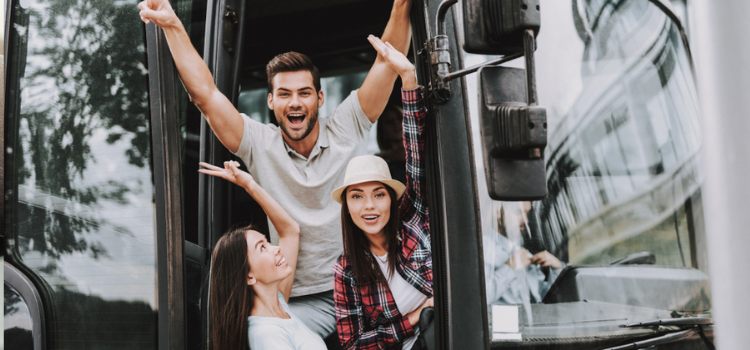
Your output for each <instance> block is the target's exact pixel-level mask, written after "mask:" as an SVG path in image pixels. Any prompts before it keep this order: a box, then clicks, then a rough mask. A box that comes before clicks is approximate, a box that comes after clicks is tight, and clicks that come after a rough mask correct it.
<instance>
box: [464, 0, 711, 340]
mask: <svg viewBox="0 0 750 350" xmlns="http://www.w3.org/2000/svg"><path fill="white" fill-rule="evenodd" d="M572 5H573V6H571V2H570V1H568V2H560V1H553V0H547V1H545V0H542V1H541V7H542V8H543V9H544V10H543V11H542V12H541V13H542V30H541V31H540V34H539V37H538V50H537V54H536V67H537V68H536V74H537V88H538V95H539V101H540V104H541V105H543V106H544V107H546V109H547V118H548V125H549V128H548V135H549V138H548V145H547V148H546V149H545V152H544V156H545V163H546V171H547V183H548V195H547V197H546V198H545V199H543V200H540V201H535V202H532V203H529V202H526V203H521V202H517V203H516V202H500V201H493V200H492V199H490V198H489V196H488V195H487V190H486V183H485V182H484V179H483V178H480V180H479V181H478V183H477V186H478V187H479V190H478V193H479V195H480V199H479V202H480V206H481V217H482V230H483V233H482V241H483V250H484V251H483V253H484V267H485V271H484V272H485V282H486V283H485V284H486V288H487V290H486V301H487V303H488V304H490V305H489V307H488V312H490V317H489V318H488V319H489V320H490V330H491V333H490V334H493V333H492V331H495V333H494V334H493V340H500V339H516V340H520V339H523V340H524V341H531V342H534V341H542V340H541V339H543V338H544V337H546V336H551V337H562V336H563V335H562V334H563V333H565V332H567V331H561V329H560V328H559V327H548V328H547V329H544V330H542V329H541V328H543V327H541V326H538V325H539V324H541V323H546V324H560V325H561V326H562V325H564V324H568V323H570V322H572V321H573V320H574V319H576V320H577V321H580V322H584V321H582V318H586V317H588V316H587V314H586V312H588V311H582V310H583V309H581V310H578V309H576V307H577V306H575V305H574V306H569V307H570V309H566V310H567V311H563V309H562V307H561V306H556V305H553V304H554V303H557V302H561V301H571V302H573V301H576V300H573V299H570V300H568V299H565V298H567V297H568V296H569V295H568V294H565V293H568V292H569V290H568V289H565V288H566V286H570V285H573V284H575V283H582V282H581V281H584V280H585V282H586V283H588V284H586V285H587V286H590V287H589V288H588V290H586V288H585V286H584V285H579V287H580V288H581V289H582V290H579V294H577V295H589V296H591V295H594V294H596V295H599V296H597V297H590V298H587V301H588V302H589V305H592V304H591V303H592V302H596V301H600V302H608V303H613V304H621V305H625V306H626V310H629V311H628V312H625V313H622V314H621V315H620V316H622V318H623V320H627V321H626V322H625V321H623V322H620V323H632V322H635V321H638V320H641V321H642V320H647V319H654V318H662V317H670V314H669V312H676V313H687V314H706V313H710V303H709V297H708V294H709V291H708V277H707V266H706V258H705V251H704V250H703V249H704V247H703V246H702V245H701V244H699V243H700V242H701V241H702V240H703V239H704V237H705V232H704V227H703V220H702V215H703V214H702V206H701V203H702V199H701V182H702V175H701V172H700V158H699V156H698V155H699V153H700V150H701V132H700V127H699V115H698V107H697V102H696V91H695V82H694V77H693V73H692V68H691V62H690V61H689V56H688V53H687V52H686V48H685V46H684V44H683V42H682V40H681V37H680V34H679V31H678V28H677V26H676V25H675V24H674V23H673V22H672V21H671V20H670V19H669V17H667V16H666V15H665V14H664V12H662V10H660V9H659V8H658V7H656V6H654V5H653V4H651V3H650V2H647V1H572ZM464 59H465V64H466V66H471V65H474V64H477V63H480V62H482V61H485V60H487V57H486V56H480V55H471V54H468V53H465V54H464ZM509 65H511V66H515V67H523V62H521V61H520V60H517V61H515V62H511V63H510V64H509ZM467 82H468V84H467V85H468V87H469V93H468V95H469V96H475V95H476V77H475V76H471V75H470V76H468V77H467ZM472 89H473V90H472ZM470 103H471V105H470V109H471V113H472V123H473V126H474V129H475V130H476V129H477V128H478V125H479V124H478V121H477V120H476V118H477V112H476V111H477V109H476V101H473V100H472V101H470ZM472 142H474V148H475V149H476V150H479V152H477V153H476V159H475V162H474V163H475V166H476V167H477V173H478V174H483V173H484V170H483V162H482V155H481V146H480V145H481V139H480V135H478V134H474V135H473V141H472ZM543 252H546V254H543V255H544V257H543V258H539V257H538V254H542V253H543ZM514 257H515V259H516V260H515V261H514V259H513V258H514ZM545 261H547V262H548V265H554V267H541V265H542V264H543V263H544V262H545ZM622 264H628V265H622ZM644 264H647V265H650V266H649V268H648V269H645V268H644V267H642V265H644ZM624 266H628V267H627V268H626V267H624ZM639 266H641V267H639ZM657 273H658V274H660V275H659V276H658V277H655V275H651V274H657ZM597 274H601V275H597ZM639 274H640V275H639ZM594 275H596V276H600V277H593V276H594ZM604 275H607V277H606V278H605V277H601V276H604ZM666 276H668V277H666ZM597 278H599V279H597ZM648 278H654V280H657V281H658V282H655V283H654V284H651V285H650V288H645V285H646V283H647V282H646V279H648ZM668 279H676V280H682V281H683V282H685V283H686V284H685V285H686V286H688V285H689V287H685V288H675V287H674V286H675V285H672V284H670V283H669V282H666V280H668ZM618 281H619V282H618ZM686 281H690V282H686ZM600 282H601V283H603V284H597V283H600ZM606 283H610V285H612V286H613V287H611V288H614V286H626V285H629V286H632V288H631V287H626V288H631V289H623V290H612V289H608V288H607V287H606V285H605V284H606ZM618 283H622V284H618ZM594 286H596V288H594ZM556 288H557V289H556ZM676 290H681V291H680V292H679V294H680V296H679V297H675V298H672V299H670V298H666V297H665V298H658V297H657V298H651V297H647V296H646V293H648V295H653V294H654V293H655V294H657V295H658V294H659V293H666V292H669V293H666V294H670V293H677V292H676ZM607 292H609V293H610V295H608V296H601V294H605V293H607ZM548 293H549V294H548ZM587 293H588V294H587ZM552 294H554V295H552ZM562 294H565V295H566V296H565V297H562V296H561V295H562ZM574 294H575V293H574ZM625 294H627V295H625ZM677 299H679V301H678V300H677ZM535 303H539V304H535ZM541 303H544V304H541ZM504 304H512V305H519V306H520V308H518V309H517V310H518V317H519V324H520V325H521V327H520V330H517V332H520V334H510V335H509V334H506V333H505V332H499V333H498V329H493V328H492V322H493V320H499V319H498V318H493V316H492V313H493V310H496V311H497V312H505V311H501V310H505V309H501V308H497V309H494V308H493V307H492V306H493V305H504ZM545 304H547V305H545ZM571 305H572V304H571ZM600 306H601V305H600ZM555 307H557V308H556V309H555ZM589 307H590V306H589ZM601 307H602V308H603V309H604V308H606V307H604V306H601ZM637 308H644V309H640V311H638V312H636V311H635V310H636V309H637ZM603 309H602V310H603ZM587 310H588V309H587ZM624 310H625V309H624ZM657 310H668V311H667V312H666V313H665V312H664V311H657ZM589 311H590V310H589ZM660 312H661V313H660ZM504 315H505V314H504ZM545 315H546V316H545ZM551 315H554V316H551ZM609 316H611V318H617V317H620V316H616V315H614V314H610V315H609ZM575 328H577V329H578V330H571V331H570V332H571V333H570V334H568V333H565V335H566V336H574V335H576V336H577V335H581V334H584V333H585V332H586V330H585V328H586V326H583V325H578V326H576V327H573V329H575ZM511 333H513V332H511ZM553 333H554V334H553ZM551 334H553V335H551ZM603 337H604V338H606V336H605V335H603Z"/></svg>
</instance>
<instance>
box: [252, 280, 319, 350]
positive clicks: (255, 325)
mask: <svg viewBox="0 0 750 350" xmlns="http://www.w3.org/2000/svg"><path fill="white" fill-rule="evenodd" d="M279 302H281V307H282V308H284V311H286V313H287V314H288V315H289V317H290V318H289V319H284V318H278V317H263V316H250V317H248V318H247V340H248V343H249V344H250V350H264V349H272V350H277V349H278V350H326V344H325V343H324V342H323V339H320V337H319V336H318V335H316V334H315V333H313V332H312V331H311V330H310V328H307V326H305V324H304V323H302V322H301V321H300V320H299V319H298V318H297V317H295V316H294V314H292V313H291V312H290V311H289V306H288V305H287V304H286V301H284V295H283V294H281V292H279Z"/></svg>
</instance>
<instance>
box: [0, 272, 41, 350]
mask: <svg viewBox="0 0 750 350" xmlns="http://www.w3.org/2000/svg"><path fill="white" fill-rule="evenodd" d="M3 285H4V287H3V296H4V299H3V300H4V303H3V305H4V306H5V313H4V314H3V315H4V317H3V322H4V323H5V324H4V329H5V331H4V339H3V344H5V346H6V348H7V349H13V350H33V349H34V339H33V338H32V336H33V326H32V324H33V321H32V319H31V312H29V307H28V306H27V305H26V302H25V301H24V300H23V298H22V297H21V293H18V291H17V290H15V289H14V288H13V287H11V286H10V285H8V284H7V283H3Z"/></svg>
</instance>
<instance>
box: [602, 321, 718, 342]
mask: <svg viewBox="0 0 750 350" xmlns="http://www.w3.org/2000/svg"><path fill="white" fill-rule="evenodd" d="M713 324H714V320H713V319H711V318H708V317H681V318H668V319H662V320H653V321H646V322H639V323H630V324H624V325H621V326H620V327H627V328H633V327H660V326H678V327H679V326H688V327H689V328H687V329H685V328H680V329H679V330H678V331H676V332H669V333H666V334H662V335H659V336H656V337H653V338H649V339H645V340H641V341H637V342H632V343H628V344H624V345H619V346H615V347H611V348H607V349H604V350H628V349H643V348H648V347H651V346H657V345H663V344H668V343H673V342H676V341H678V340H682V339H685V338H688V337H691V336H693V335H694V334H695V333H698V335H700V337H701V340H703V343H704V344H706V347H707V348H708V349H709V350H716V347H715V346H714V344H713V343H712V342H711V341H710V340H709V339H708V337H706V335H705V334H704V333H703V326H710V325H713Z"/></svg>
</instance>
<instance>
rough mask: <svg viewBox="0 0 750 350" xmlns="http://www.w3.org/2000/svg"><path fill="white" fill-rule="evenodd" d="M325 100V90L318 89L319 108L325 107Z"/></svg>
mask: <svg viewBox="0 0 750 350" xmlns="http://www.w3.org/2000/svg"><path fill="white" fill-rule="evenodd" d="M323 101H325V98H323V90H320V91H318V108H320V107H323Z"/></svg>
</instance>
